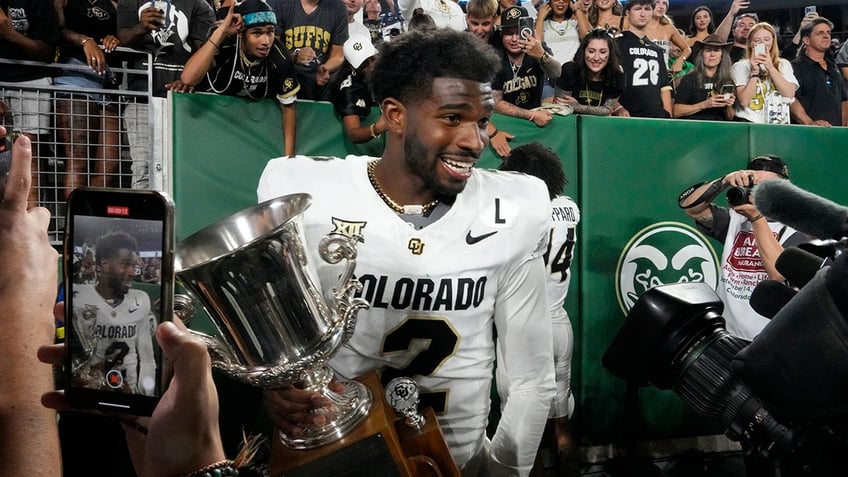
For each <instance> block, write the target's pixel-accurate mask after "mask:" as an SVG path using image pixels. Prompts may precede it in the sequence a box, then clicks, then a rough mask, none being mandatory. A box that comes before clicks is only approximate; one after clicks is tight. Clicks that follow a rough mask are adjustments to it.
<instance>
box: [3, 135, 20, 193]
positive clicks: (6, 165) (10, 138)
mask: <svg viewBox="0 0 848 477" xmlns="http://www.w3.org/2000/svg"><path fill="white" fill-rule="evenodd" d="M20 135H21V134H20V133H17V132H7V133H6V135H5V136H3V137H2V138H0V194H3V193H5V191H6V181H7V180H8V179H9V170H10V168H11V167H12V144H14V143H15V140H17V139H18V137H20ZM2 198H3V197H2V195H0V199H2Z"/></svg>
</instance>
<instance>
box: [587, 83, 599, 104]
mask: <svg viewBox="0 0 848 477" xmlns="http://www.w3.org/2000/svg"><path fill="white" fill-rule="evenodd" d="M592 93H594V91H592V90H590V89H589V85H588V84H587V85H585V88H584V89H583V95H584V97H585V98H586V106H592V98H591V96H592ZM603 103H604V92H603V91H601V94H600V97H599V98H598V106H600V105H602V104H603Z"/></svg>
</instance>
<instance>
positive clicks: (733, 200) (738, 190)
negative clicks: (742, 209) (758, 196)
mask: <svg viewBox="0 0 848 477" xmlns="http://www.w3.org/2000/svg"><path fill="white" fill-rule="evenodd" d="M750 194H751V189H750V188H749V187H731V188H730V189H728V190H727V195H726V197H727V203H728V204H729V205H731V206H733V207H736V206H737V205H742V204H747V203H748V196H749V195H750Z"/></svg>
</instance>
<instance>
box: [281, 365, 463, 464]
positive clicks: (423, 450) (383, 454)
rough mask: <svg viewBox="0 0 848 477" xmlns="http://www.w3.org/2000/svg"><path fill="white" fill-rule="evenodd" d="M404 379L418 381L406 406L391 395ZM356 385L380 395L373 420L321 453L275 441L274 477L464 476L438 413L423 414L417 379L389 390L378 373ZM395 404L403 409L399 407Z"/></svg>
mask: <svg viewBox="0 0 848 477" xmlns="http://www.w3.org/2000/svg"><path fill="white" fill-rule="evenodd" d="M398 380H406V381H408V382H410V383H412V386H414V387H415V397H414V399H410V400H406V401H404V402H402V403H401V402H399V401H398V400H396V399H393V398H392V397H391V395H392V394H393V389H394V388H393V384H396V383H395V382H396V381H398ZM356 381H357V382H360V383H362V384H363V385H365V386H366V387H367V388H368V389H369V390H370V391H371V395H372V396H373V397H374V401H373V403H372V409H371V412H370V413H369V415H368V418H367V419H366V420H365V421H364V422H362V423H361V424H360V425H359V426H357V427H356V428H355V429H353V431H351V432H350V433H349V434H347V435H345V436H343V437H342V438H341V439H340V440H338V441H336V442H333V443H330V444H326V445H323V446H321V447H318V448H316V449H311V450H298V449H292V448H290V447H288V446H286V445H284V444H283V442H282V441H280V440H278V439H274V443H273V444H272V448H271V462H270V466H269V470H270V475H271V476H272V477H280V476H283V475H284V476H285V477H314V476H319V475H332V476H334V477H353V476H369V477H370V476H380V477H389V476H403V477H429V476H432V477H441V476H444V477H448V476H450V477H460V472H459V469H458V468H457V466H456V463H454V461H453V458H452V457H451V454H450V451H449V450H448V446H447V444H446V443H445V439H444V435H443V434H442V430H441V428H439V425H438V423H437V421H436V415H435V413H434V412H433V409H432V408H429V407H428V408H425V409H424V410H423V411H422V414H421V415H419V414H418V411H417V405H418V403H417V385H415V382H414V381H412V380H411V379H408V378H397V379H395V380H393V381H392V382H390V383H389V384H388V385H387V386H386V391H385V392H383V388H382V386H381V385H380V379H379V378H378V377H377V373H376V372H374V371H372V372H370V373H367V374H364V375H362V376H360V377H358V378H356ZM403 384H404V388H403V389H404V390H402V391H400V393H401V394H403V395H406V394H405V393H406V390H407V389H409V388H410V387H409V383H406V382H404V383H403ZM395 394H397V393H395ZM413 401H414V402H413ZM390 403H391V404H390ZM392 404H395V405H399V406H400V409H397V408H395V409H393V408H392ZM399 415H400V416H399Z"/></svg>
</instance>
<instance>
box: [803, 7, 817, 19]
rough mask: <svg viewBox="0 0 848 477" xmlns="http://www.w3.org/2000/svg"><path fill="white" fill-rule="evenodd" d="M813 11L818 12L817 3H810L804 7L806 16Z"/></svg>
mask: <svg viewBox="0 0 848 477" xmlns="http://www.w3.org/2000/svg"><path fill="white" fill-rule="evenodd" d="M811 13H816V6H815V5H809V6H806V7H804V16H805V17H806V16H807V15H809V14H811Z"/></svg>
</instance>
